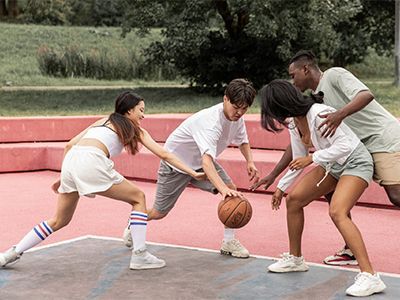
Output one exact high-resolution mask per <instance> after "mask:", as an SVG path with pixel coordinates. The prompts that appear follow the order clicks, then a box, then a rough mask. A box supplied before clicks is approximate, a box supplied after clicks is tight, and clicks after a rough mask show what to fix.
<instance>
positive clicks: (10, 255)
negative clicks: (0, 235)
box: [0, 246, 22, 267]
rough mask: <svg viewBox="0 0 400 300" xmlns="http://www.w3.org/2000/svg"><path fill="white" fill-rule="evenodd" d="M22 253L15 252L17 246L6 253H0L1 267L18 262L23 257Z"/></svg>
mask: <svg viewBox="0 0 400 300" xmlns="http://www.w3.org/2000/svg"><path fill="white" fill-rule="evenodd" d="M21 255H22V253H21V254H18V253H17V252H15V246H14V247H12V248H10V249H8V250H7V251H6V252H4V253H0V267H5V266H6V265H12V264H15V263H17V262H18V260H19V259H20V258H21Z"/></svg>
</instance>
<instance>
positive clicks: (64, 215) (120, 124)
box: [0, 91, 205, 269]
mask: <svg viewBox="0 0 400 300" xmlns="http://www.w3.org/2000/svg"><path fill="white" fill-rule="evenodd" d="M144 108H145V105H144V100H143V98H142V97H140V96H138V95H136V94H135V93H133V92H132V91H127V92H124V93H122V94H120V95H119V96H118V97H117V99H116V101H115V111H114V112H113V113H112V114H111V115H109V117H108V118H103V119H101V120H99V121H97V122H95V123H94V124H92V125H91V126H90V127H88V128H87V129H85V130H84V131H82V132H81V133H80V134H78V135H77V136H75V137H74V138H73V139H71V141H69V142H68V144H67V146H66V147H65V151H64V160H63V164H62V168H61V177H60V180H58V181H57V182H56V183H54V184H53V186H52V188H53V190H54V191H55V192H56V193H58V202H57V208H56V213H55V215H54V217H52V218H50V219H48V220H47V221H43V222H41V223H39V224H38V225H36V226H35V227H34V228H33V229H32V230H31V231H30V232H28V234H27V235H26V236H25V237H24V238H23V239H22V240H21V241H20V242H19V243H18V244H17V245H15V246H13V247H12V248H10V249H9V250H8V251H6V252H4V253H0V267H4V266H6V265H8V264H11V263H14V262H17V261H18V260H19V258H20V257H21V255H22V254H23V252H24V251H26V250H28V249H30V248H32V247H34V246H36V245H38V244H39V243H40V242H42V241H43V240H44V239H45V238H47V237H48V236H49V235H50V234H52V233H53V232H55V231H57V230H59V229H61V228H63V227H64V226H66V225H68V223H69V222H70V221H71V219H72V216H73V214H74V212H75V209H76V206H77V204H78V200H79V198H80V196H84V195H86V196H89V197H93V196H95V195H101V196H105V197H108V198H112V199H115V200H119V201H123V202H126V203H128V204H130V205H131V206H132V211H131V217H130V220H131V221H130V224H131V234H132V238H133V240H134V241H135V245H134V249H133V250H132V257H131V261H130V268H131V269H154V268H162V267H164V266H165V261H164V260H162V259H159V258H157V257H155V256H154V255H152V254H150V253H149V252H148V251H147V250H146V227H147V210H146V200H145V195H144V193H143V191H142V190H140V189H139V188H138V187H137V186H136V185H135V184H133V183H131V182H130V181H128V180H126V179H125V178H124V177H123V176H122V175H120V174H119V173H118V172H117V171H116V170H115V169H114V163H113V162H112V161H111V160H110V157H113V156H116V155H118V154H120V153H121V151H122V150H123V149H124V148H125V149H126V150H127V151H128V152H129V153H130V154H132V155H134V154H136V153H137V152H138V147H139V143H141V144H143V146H145V147H146V148H148V149H149V150H150V151H151V152H153V153H154V154H155V155H157V156H159V157H160V158H161V159H163V160H165V161H167V162H168V163H170V164H171V165H173V166H175V167H176V168H178V169H180V170H182V171H184V172H186V173H187V174H189V175H191V176H192V177H194V178H195V179H198V180H201V179H205V178H204V177H205V175H204V173H198V172H195V171H193V170H192V169H190V168H189V167H187V166H186V165H185V164H184V163H182V162H181V161H180V160H179V159H178V158H177V157H176V156H175V155H173V154H171V153H169V152H167V151H166V150H164V148H163V147H161V146H160V145H158V144H157V143H156V142H155V141H154V140H153V139H152V138H151V136H150V135H149V134H148V133H147V131H146V130H144V129H143V128H141V127H140V121H141V120H142V119H143V118H144Z"/></svg>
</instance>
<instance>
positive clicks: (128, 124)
mask: <svg viewBox="0 0 400 300" xmlns="http://www.w3.org/2000/svg"><path fill="white" fill-rule="evenodd" d="M140 101H144V100H143V98H142V97H140V96H139V95H137V94H135V93H134V92H133V91H126V92H123V93H121V94H120V95H119V96H118V97H117V99H115V110H114V112H113V113H112V114H110V116H109V118H108V119H109V120H110V122H111V124H112V125H113V126H114V128H115V131H116V132H117V135H118V137H119V139H120V141H121V143H122V144H123V145H124V147H125V149H126V150H127V151H128V152H129V153H131V154H136V153H137V152H138V151H139V149H138V143H139V142H140V135H141V134H142V130H141V128H140V126H139V124H136V123H135V122H133V121H131V120H130V119H129V118H127V117H126V116H125V114H126V113H127V112H128V111H129V110H130V109H132V108H134V107H135V106H136V105H138V104H139V102H140Z"/></svg>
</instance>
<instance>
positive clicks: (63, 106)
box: [0, 88, 258, 116]
mask: <svg viewBox="0 0 400 300" xmlns="http://www.w3.org/2000/svg"><path fill="white" fill-rule="evenodd" d="M121 91H123V90H90V91H82V90H81V91H17V92H5V91H0V115H1V116H52V115H62V116H64V115H99V114H100V115H104V114H109V113H111V112H112V111H113V109H114V99H115V98H116V96H117V95H118V94H119V93H120V92H121ZM135 92H136V93H138V94H139V95H141V96H142V97H144V99H145V103H146V113H148V114H154V113H190V112H195V111H198V110H200V109H202V108H205V107H208V106H211V105H214V104H216V103H219V102H220V101H222V96H216V97H214V96H209V95H204V94H198V93H196V92H194V91H192V90H190V89H187V88H137V89H135ZM251 111H252V112H258V109H257V108H255V109H254V108H252V110H251Z"/></svg>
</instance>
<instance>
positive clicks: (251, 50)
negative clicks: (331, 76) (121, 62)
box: [123, 0, 384, 88]
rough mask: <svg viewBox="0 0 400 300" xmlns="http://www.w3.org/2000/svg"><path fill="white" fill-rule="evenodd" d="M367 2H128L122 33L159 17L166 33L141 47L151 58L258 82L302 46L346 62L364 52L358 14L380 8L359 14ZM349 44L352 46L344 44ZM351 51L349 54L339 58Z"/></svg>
mask: <svg viewBox="0 0 400 300" xmlns="http://www.w3.org/2000/svg"><path fill="white" fill-rule="evenodd" d="M364 2H366V3H368V1H366V0H363V1H361V0H330V1H319V0H302V1H296V0H198V1H192V0H175V1H163V0H153V1H146V0H136V1H134V3H132V2H131V1H126V3H125V5H126V8H125V11H126V12H127V14H126V15H125V18H124V19H125V22H124V24H123V28H124V32H125V33H126V32H128V31H129V30H131V29H132V28H136V30H138V31H139V32H141V33H146V32H148V30H149V28H151V27H153V26H154V25H155V21H156V20H160V19H162V20H163V21H164V24H165V25H164V29H163V30H162V36H163V40H162V41H157V42H155V43H153V44H151V45H150V47H149V48H147V49H145V51H144V53H145V54H146V55H147V57H148V59H149V60H152V61H157V62H159V63H160V64H163V63H169V64H173V65H174V66H175V67H176V68H177V70H178V71H179V72H180V73H181V74H182V75H183V76H184V77H186V78H188V79H189V80H190V81H191V82H192V83H193V84H195V85H197V86H201V87H206V88H221V87H222V86H223V85H224V84H226V83H227V82H229V81H230V80H231V79H232V78H235V77H247V78H249V79H251V80H252V81H253V83H255V85H256V86H258V87H259V86H261V85H262V84H264V83H267V82H268V81H270V80H271V79H274V78H277V77H281V76H287V75H286V68H287V62H288V60H289V59H290V57H291V56H292V55H293V54H294V53H295V52H296V51H298V50H300V49H313V50H314V52H316V54H317V55H318V56H319V57H320V58H322V59H323V61H325V62H328V63H329V62H333V61H335V60H336V61H340V60H339V58H340V59H341V60H342V61H343V63H349V62H351V61H357V60H359V59H361V58H362V57H363V56H364V55H365V51H366V48H367V47H368V45H369V44H371V43H370V42H371V41H372V34H368V33H367V29H368V28H366V27H365V26H364V24H360V23H358V19H357V18H360V19H362V18H364V20H365V19H367V18H368V20H370V21H371V24H372V23H373V22H372V19H371V18H372V16H373V14H380V12H379V11H374V12H369V13H368V14H365V16H363V15H360V14H362V13H363V4H365V3H364ZM371 5H372V4H371ZM374 20H377V19H374ZM383 21H384V20H383ZM349 24H350V25H352V26H349ZM375 24H376V23H375ZM369 28H371V26H370V27H369ZM356 29H357V30H356ZM360 32H362V33H363V35H362V36H359V33H360ZM350 42H351V43H350ZM368 43H369V44H368ZM346 44H348V45H350V46H351V49H349V48H346V47H344V46H345V45H346ZM372 46H374V45H373V44H372ZM349 52H350V53H354V54H352V55H350V56H349V55H347V56H345V59H342V58H341V57H342V56H344V55H343V54H346V53H347V54H348V53H349Z"/></svg>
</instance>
